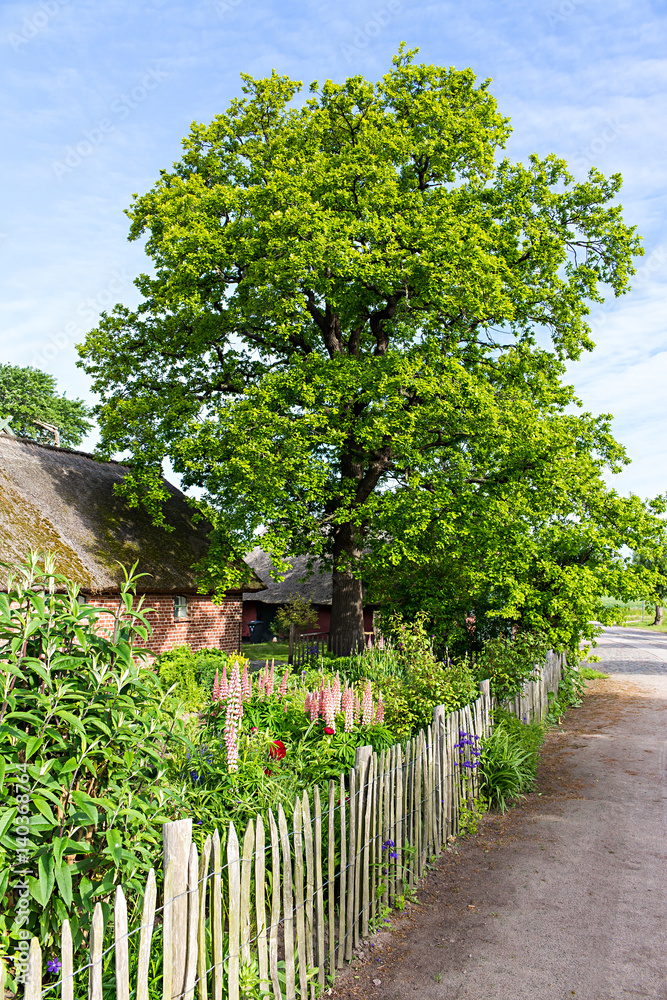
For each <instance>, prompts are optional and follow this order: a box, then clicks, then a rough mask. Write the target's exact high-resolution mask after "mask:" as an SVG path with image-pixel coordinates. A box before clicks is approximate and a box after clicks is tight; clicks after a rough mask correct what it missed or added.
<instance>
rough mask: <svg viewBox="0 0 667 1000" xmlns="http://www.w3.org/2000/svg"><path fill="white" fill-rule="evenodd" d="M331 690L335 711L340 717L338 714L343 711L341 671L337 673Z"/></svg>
mask: <svg viewBox="0 0 667 1000" xmlns="http://www.w3.org/2000/svg"><path fill="white" fill-rule="evenodd" d="M331 690H332V691H333V699H334V711H335V713H336V715H338V713H339V712H340V709H341V700H342V691H341V688H340V671H339V670H337V671H336V676H335V677H334V680H333V684H332V685H331Z"/></svg>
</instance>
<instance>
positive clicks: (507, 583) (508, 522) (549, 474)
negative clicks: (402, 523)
mask: <svg viewBox="0 0 667 1000" xmlns="http://www.w3.org/2000/svg"><path fill="white" fill-rule="evenodd" d="M573 424H574V421H573ZM603 468H604V459H603V458H602V456H600V455H598V456H595V455H593V454H592V453H591V451H590V450H589V446H588V443H587V442H586V440H583V441H574V442H573V445H572V448H571V449H570V448H569V447H563V448H562V449H560V450H554V452H553V454H552V455H551V456H550V457H549V458H545V461H544V464H543V466H542V475H541V477H540V479H539V481H536V479H535V478H533V477H525V478H517V479H516V480H515V481H514V482H513V483H512V488H511V490H510V489H504V490H498V491H497V493H496V495H495V496H490V495H489V491H484V493H483V494H480V495H479V496H478V497H477V498H474V499H472V500H471V502H470V506H469V507H468V508H467V516H466V514H465V513H464V510H463V509H462V510H461V511H460V515H459V517H458V518H457V519H456V520H455V521H453V522H449V521H445V520H443V521H439V522H434V523H433V525H432V527H431V531H430V533H429V534H428V537H425V538H424V539H423V540H422V542H421V544H420V545H419V546H415V548H414V549H413V551H412V552H411V553H410V554H409V555H406V556H405V557H404V558H403V559H401V560H400V561H399V562H398V564H397V565H395V566H393V567H392V568H391V571H390V572H387V570H386V569H385V568H384V567H382V566H380V567H379V568H378V569H376V570H375V573H374V577H373V579H372V580H370V581H369V583H370V584H371V586H370V587H369V598H370V599H371V600H376V601H378V602H380V603H381V605H382V606H383V608H384V609H385V610H386V611H399V610H400V612H401V613H402V614H403V615H404V616H406V617H410V616H411V615H414V614H416V613H417V612H418V611H420V610H424V611H426V613H427V615H428V619H429V622H430V627H431V630H432V632H433V633H434V635H435V642H436V648H438V649H439V650H441V651H444V650H445V649H448V650H449V651H450V652H452V653H455V654H461V653H463V652H464V651H472V650H479V649H481V648H482V645H483V644H484V643H485V642H486V641H487V640H489V639H491V640H493V639H495V638H497V637H505V638H507V637H509V636H511V635H512V634H513V633H514V632H515V631H516V630H518V631H519V632H521V633H531V632H532V633H540V634H542V635H543V636H544V637H545V638H546V641H547V644H548V646H550V647H551V648H554V649H565V648H567V649H569V650H571V651H572V652H573V653H575V652H576V651H577V650H578V649H579V645H580V643H581V641H582V640H590V639H593V638H594V636H595V635H596V634H597V631H598V627H597V626H596V624H595V623H596V622H601V623H603V624H613V623H614V622H615V621H617V620H620V617H619V616H621V617H622V615H621V613H620V612H619V609H618V608H616V607H608V606H605V604H604V603H603V602H602V598H603V597H604V596H605V595H609V594H611V595H613V596H615V597H618V598H619V599H621V600H623V601H625V600H629V599H634V598H636V597H637V596H638V595H640V596H641V595H646V596H647V597H648V596H650V595H651V594H652V593H653V587H654V586H655V584H654V580H655V578H656V572H655V567H654V565H653V562H652V561H651V558H649V557H648V556H647V557H646V558H645V559H644V560H643V561H641V562H639V561H637V560H629V559H627V558H625V557H624V556H623V555H622V548H623V546H625V545H629V546H634V545H644V546H645V547H646V551H647V552H653V551H655V549H656V548H657V549H658V551H660V547H661V545H662V544H663V531H664V527H663V522H662V520H661V518H659V517H658V514H659V513H660V511H662V510H663V509H664V504H663V501H662V500H661V499H659V500H656V501H652V502H651V503H648V504H645V503H642V502H641V501H640V500H639V498H638V497H636V496H631V497H628V498H624V497H620V496H619V495H618V494H617V493H616V492H615V491H613V490H610V489H608V488H607V487H606V486H605V484H604V482H603V479H602V471H603ZM464 518H465V520H464ZM462 527H463V529H464V530H461V528H462Z"/></svg>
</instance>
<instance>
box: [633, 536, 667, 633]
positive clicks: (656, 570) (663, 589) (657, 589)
mask: <svg viewBox="0 0 667 1000" xmlns="http://www.w3.org/2000/svg"><path fill="white" fill-rule="evenodd" d="M632 561H633V563H634V564H635V565H636V566H641V567H642V568H643V569H645V570H648V571H649V572H650V573H651V576H652V581H653V586H652V593H651V595H650V596H651V597H654V598H655V619H654V621H653V624H654V625H660V624H662V620H663V618H664V615H665V612H664V604H665V600H667V549H664V548H663V549H654V550H653V551H652V552H650V551H649V552H635V553H634V555H633V558H632ZM633 596H634V597H636V596H637V594H634V595H633Z"/></svg>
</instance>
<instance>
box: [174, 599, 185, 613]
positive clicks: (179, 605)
mask: <svg viewBox="0 0 667 1000" xmlns="http://www.w3.org/2000/svg"><path fill="white" fill-rule="evenodd" d="M187 617H188V599H187V597H181V596H178V597H175V598H174V618H187Z"/></svg>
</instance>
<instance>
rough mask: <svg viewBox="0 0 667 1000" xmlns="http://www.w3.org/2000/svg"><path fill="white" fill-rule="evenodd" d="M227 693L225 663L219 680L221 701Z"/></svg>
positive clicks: (227, 683)
mask: <svg viewBox="0 0 667 1000" xmlns="http://www.w3.org/2000/svg"><path fill="white" fill-rule="evenodd" d="M228 694H229V681H228V680H227V664H226V663H225V664H224V666H223V668H222V680H221V681H220V696H219V697H220V700H221V701H223V700H224V699H225V698H226V697H227V695H228Z"/></svg>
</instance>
